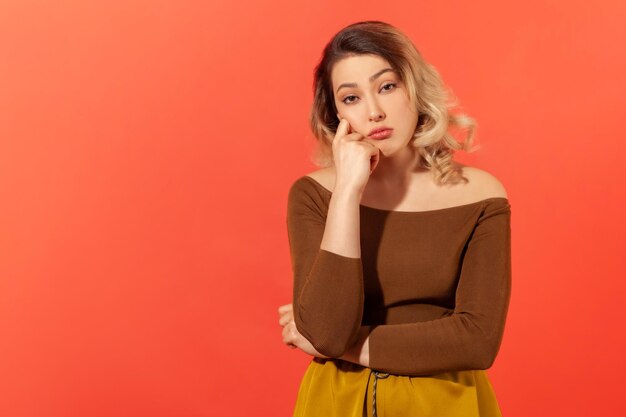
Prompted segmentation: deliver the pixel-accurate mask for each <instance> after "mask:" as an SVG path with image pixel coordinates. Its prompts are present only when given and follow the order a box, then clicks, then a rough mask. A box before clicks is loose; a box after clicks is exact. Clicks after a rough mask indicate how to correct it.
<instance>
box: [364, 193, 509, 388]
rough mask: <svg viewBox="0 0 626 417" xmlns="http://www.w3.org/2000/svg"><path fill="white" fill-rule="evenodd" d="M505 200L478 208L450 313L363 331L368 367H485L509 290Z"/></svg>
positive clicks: (403, 370) (418, 371)
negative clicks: (452, 310)
mask: <svg viewBox="0 0 626 417" xmlns="http://www.w3.org/2000/svg"><path fill="white" fill-rule="evenodd" d="M510 213H511V211H510V204H509V202H508V200H502V199H499V200H491V203H488V204H486V205H485V207H483V209H482V212H481V214H480V217H479V219H478V221H477V223H476V226H475V227H474V229H473V231H472V234H471V237H470V239H469V241H468V243H467V246H466V247H465V248H464V250H465V253H464V254H463V255H462V265H461V272H460V276H459V280H458V284H457V288H456V293H455V308H454V312H453V313H451V314H450V315H449V316H447V317H443V318H439V319H435V320H430V321H423V322H414V323H403V324H385V325H380V326H376V327H374V328H373V330H372V331H371V333H370V335H369V352H370V363H369V365H370V367H371V368H372V369H375V370H379V371H383V372H390V373H393V374H398V375H408V376H423V375H429V374H433V373H438V372H447V371H456V370H469V369H488V368H489V367H491V365H492V364H493V362H494V360H495V357H496V355H497V353H498V351H499V349H500V345H501V341H502V336H503V333H504V325H505V320H506V315H507V311H508V306H509V300H510V292H511V231H510Z"/></svg>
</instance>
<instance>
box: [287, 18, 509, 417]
mask: <svg viewBox="0 0 626 417" xmlns="http://www.w3.org/2000/svg"><path fill="white" fill-rule="evenodd" d="M451 107H452V105H451V104H450V103H449V102H448V100H447V96H446V93H445V90H444V87H443V85H442V83H441V80H440V78H439V76H438V74H437V72H436V70H435V69H434V68H433V67H432V66H430V65H429V64H428V63H426V62H425V61H424V60H423V58H422V56H421V55H420V53H419V52H418V51H417V50H416V49H415V47H414V45H413V44H412V43H411V41H410V40H409V39H408V38H407V37H406V36H405V35H403V34H402V33H401V32H399V31H398V30H397V29H395V28H394V27H392V26H390V25H388V24H386V23H383V22H377V21H368V22H360V23H356V24H353V25H350V26H348V27H346V28H344V29H343V30H341V31H340V32H339V33H338V34H336V35H335V36H334V37H333V39H332V40H331V41H330V42H329V43H328V45H327V46H326V47H325V49H324V53H323V57H322V60H321V62H320V63H319V65H318V66H317V68H316V71H315V98H314V103H313V106H312V111H311V126H312V129H313V132H314V134H315V136H316V138H317V139H318V142H319V152H318V155H317V157H318V163H319V165H322V166H323V168H322V169H320V170H317V171H315V172H313V173H310V174H308V175H305V176H303V177H300V178H298V179H297V180H296V181H295V182H294V183H293V185H292V187H291V189H290V191H289V197H288V210H287V228H288V236H289V244H290V250H291V257H292V266H293V272H294V292H293V304H288V305H285V306H281V307H280V308H279V315H280V320H279V323H280V325H281V326H283V341H284V343H286V344H287V345H288V346H290V347H292V348H299V349H301V350H303V351H304V352H306V353H308V354H310V355H312V356H313V359H312V361H311V363H310V364H309V367H308V369H307V371H306V373H305V375H304V377H303V379H302V382H301V385H300V390H299V393H298V397H297V400H296V406H295V411H294V416H306V417H309V416H324V417H330V416H337V417H352V416H355V417H356V416H364V415H366V416H377V415H378V416H385V415H387V416H437V417H443V416H445V417H454V416H463V417H471V416H483V417H484V416H489V417H491V416H500V415H501V414H500V410H499V407H498V403H497V401H496V398H495V395H494V392H493V389H492V386H491V384H490V382H489V379H488V377H487V374H486V372H485V370H486V369H488V368H489V367H491V365H492V363H493V361H494V360H495V357H496V355H497V353H498V351H499V348H500V344H501V341H502V336H503V332H504V325H505V320H506V315H507V310H508V306H509V299H510V287H511V256H510V253H511V250H510V214H511V211H510V204H509V201H508V198H507V194H506V191H505V189H504V187H503V186H502V184H501V183H500V182H499V181H498V180H497V179H496V178H495V177H494V176H493V175H491V174H489V173H488V172H486V171H483V170H480V169H477V168H472V167H469V166H463V165H461V164H458V163H456V162H455V161H454V160H453V159H452V156H453V153H454V151H455V150H458V149H463V150H466V151H469V150H470V146H471V142H472V137H473V132H474V124H473V121H472V119H470V118H469V117H467V116H464V115H462V114H451V113H450V111H449V110H450V108H451ZM450 128H456V129H457V130H459V129H460V130H463V131H466V132H467V137H466V140H465V141H464V142H463V143H462V144H461V143H459V142H457V140H456V139H455V138H454V137H453V136H452V135H451V134H450V133H449V131H450V130H451V129H450Z"/></svg>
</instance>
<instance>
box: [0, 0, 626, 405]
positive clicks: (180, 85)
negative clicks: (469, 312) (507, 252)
mask: <svg viewBox="0 0 626 417" xmlns="http://www.w3.org/2000/svg"><path fill="white" fill-rule="evenodd" d="M625 17H626V3H625V2H623V1H622V0H597V1H594V2H588V1H577V0H576V1H571V0H568V1H565V0H561V1H554V0H527V1H523V2H503V1H499V0H475V1H471V2H470V1H465V2H463V1H442V2H437V1H421V0H418V1H416V0H410V1H389V2H374V1H366V0H359V1H355V0H348V1H344V2H340V3H337V2H334V1H328V0H318V1H315V2H310V1H307V2H304V1H287V0H280V1H279V0H275V1H250V0H242V1H239V2H226V1H221V2H216V1H209V2H206V1H165V0H163V1H156V0H154V1H148V0H144V1H140V0H124V1H111V0H107V1H103V0H90V1H84V0H74V1H47V2H46V1H29V0H3V1H2V2H1V3H0V415H2V416H7V417H61V416H93V417H99V416H117V417H125V416H143V415H145V416H152V417H161V416H162V417H165V416H177V417H178V416H180V417H200V416H217V415H225V416H233V417H238V416H290V415H291V412H292V409H293V405H294V403H295V398H296V394H297V389H298V386H299V383H300V379H301V377H302V375H303V373H304V370H305V369H306V366H307V364H308V362H309V360H310V358H309V357H307V356H306V355H305V354H304V353H302V352H300V351H296V350H291V349H288V348H287V347H285V346H284V345H283V344H282V340H281V328H280V326H279V325H278V313H277V308H278V306H279V305H282V304H287V303H289V302H291V290H292V283H291V282H292V281H291V279H292V277H291V265H290V258H289V246H288V241H287V231H286V197H287V192H288V189H289V187H290V185H291V184H292V183H293V182H294V181H295V180H296V179H297V178H299V177H300V176H302V175H305V174H306V173H308V172H311V171H313V170H314V169H316V167H315V166H314V165H313V164H312V163H311V160H310V155H311V151H312V149H313V146H314V140H313V138H312V136H311V134H310V132H309V128H308V124H307V117H308V111H309V106H310V103H311V100H312V75H313V68H314V66H315V65H316V63H317V62H318V60H319V58H320V54H321V51H322V48H323V47H324V45H325V43H326V42H327V41H328V40H329V39H330V38H331V36H332V35H333V34H334V33H336V32H337V31H338V30H340V29H341V28H343V27H344V26H346V25H348V24H350V23H353V22H356V21H360V20H383V21H386V22H388V23H391V24H393V25H395V26H396V27H398V28H399V29H400V30H402V31H404V32H405V33H406V34H407V35H409V37H410V38H411V39H412V40H413V41H414V43H415V44H416V46H417V47H418V49H419V50H420V51H421V52H422V53H423V55H424V56H425V58H426V59H427V60H428V61H429V62H431V63H432V64H433V65H435V67H436V68H437V69H438V70H439V71H440V73H441V75H442V78H443V79H444V82H445V83H446V84H447V85H448V86H449V87H450V89H451V90H452V92H453V93H454V94H455V95H456V96H457V97H458V99H459V102H460V103H461V105H462V109H463V110H464V111H465V112H467V113H468V114H470V115H471V116H473V117H474V118H475V119H476V120H477V121H478V124H479V129H478V139H477V143H479V144H480V145H481V148H480V150H479V151H477V152H475V153H472V154H462V153H459V154H457V159H458V160H459V161H461V162H463V163H466V164H469V165H473V166H476V167H478V168H481V169H484V170H487V171H489V172H491V173H492V174H493V175H495V176H496V177H498V178H499V179H500V181H501V182H502V183H503V184H504V185H505V187H506V188H507V191H508V195H509V200H510V202H511V208H512V245H513V259H512V262H513V292H512V299H511V304H510V311H509V316H508V322H507V327H506V331H505V335H504V340H503V343H502V347H501V350H500V353H499V355H498V358H497V359H496V362H495V364H494V365H493V367H492V368H490V369H489V370H488V374H489V376H490V378H491V381H492V384H493V386H494V389H495V391H496V393H497V396H498V399H499V402H500V406H501V408H502V411H503V414H504V415H505V416H506V417H518V416H519V417H522V416H524V417H525V416H555V415H568V416H571V417H574V416H590V415H605V414H610V415H620V414H623V413H624V408H625V407H624V402H623V401H622V400H621V398H622V396H623V387H624V386H623V379H624V375H623V374H624V372H625V371H626V364H625V359H624V351H626V349H625V348H626V345H625V342H624V340H623V335H622V333H623V331H624V320H625V319H626V314H625V310H624V304H623V302H624V298H625V297H624V296H625V295H626V294H625V289H626V284H625V283H624V281H625V279H624V278H625V275H624V270H625V266H626V265H625V260H624V259H625V256H624V246H625V245H624V243H623V238H624V235H625V234H626V223H625V220H624V217H623V216H624V202H625V201H626V191H625V190H626V187H624V184H623V174H622V168H623V163H624V162H626V158H625V157H624V151H625V150H626V146H624V142H625V141H626V136H624V128H623V123H624V116H623V113H624V109H625V108H626V107H625V104H626V103H625V100H624V97H625V93H626V80H625V78H624V74H625V73H626V57H625V55H624V53H623V52H624V49H623V40H624V39H626V25H624V18H625Z"/></svg>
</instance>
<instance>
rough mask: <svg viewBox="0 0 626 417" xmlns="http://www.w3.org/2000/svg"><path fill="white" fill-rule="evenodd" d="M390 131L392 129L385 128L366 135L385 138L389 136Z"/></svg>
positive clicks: (373, 137)
mask: <svg viewBox="0 0 626 417" xmlns="http://www.w3.org/2000/svg"><path fill="white" fill-rule="evenodd" d="M392 133H393V129H385V130H379V131H378V132H375V133H372V134H371V135H369V136H368V137H370V138H372V139H378V140H381V139H387V138H388V137H389V136H391V134H392Z"/></svg>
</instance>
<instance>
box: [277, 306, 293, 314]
mask: <svg viewBox="0 0 626 417" xmlns="http://www.w3.org/2000/svg"><path fill="white" fill-rule="evenodd" d="M291 310H293V304H285V305H282V306H280V307H278V314H284V313H285V312H287V311H291Z"/></svg>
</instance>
